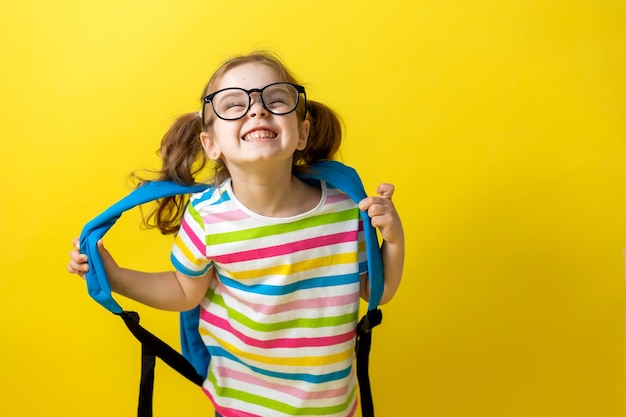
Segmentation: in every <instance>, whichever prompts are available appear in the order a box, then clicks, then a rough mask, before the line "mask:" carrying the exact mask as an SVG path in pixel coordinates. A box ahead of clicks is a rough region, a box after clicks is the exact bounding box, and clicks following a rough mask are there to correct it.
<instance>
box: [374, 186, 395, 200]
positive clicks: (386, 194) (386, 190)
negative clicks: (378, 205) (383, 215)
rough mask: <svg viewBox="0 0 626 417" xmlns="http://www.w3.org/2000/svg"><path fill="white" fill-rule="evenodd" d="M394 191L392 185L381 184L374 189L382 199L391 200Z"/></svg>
mask: <svg viewBox="0 0 626 417" xmlns="http://www.w3.org/2000/svg"><path fill="white" fill-rule="evenodd" d="M395 189H396V187H394V186H393V184H387V183H382V184H380V185H379V186H378V188H376V193H377V194H378V195H379V196H381V197H382V198H387V199H391V196H393V192H394V191H395Z"/></svg>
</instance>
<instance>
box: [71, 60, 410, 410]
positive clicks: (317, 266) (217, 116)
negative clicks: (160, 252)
mask: <svg viewBox="0 0 626 417" xmlns="http://www.w3.org/2000/svg"><path fill="white" fill-rule="evenodd" d="M202 102H203V108H202V111H201V112H199V113H193V114H189V115H185V116H182V117H181V118H180V119H178V120H177V121H176V122H175V123H174V125H173V126H172V128H171V129H170V130H169V131H168V133H167V134H166V135H165V136H164V138H163V141H162V143H161V156H162V169H161V170H160V172H159V178H158V179H159V180H171V181H177V182H180V183H183V184H192V183H193V182H194V175H195V174H196V173H197V172H198V167H201V166H203V165H204V162H205V157H208V158H209V159H211V160H212V161H214V164H215V177H214V180H215V183H216V186H215V187H213V188H211V189H208V190H207V191H205V192H203V193H199V194H195V195H193V196H192V197H191V198H190V201H189V204H184V201H183V200H181V198H182V197H172V198H166V199H163V200H160V202H159V205H158V206H157V208H156V209H155V211H154V212H153V213H152V215H151V216H150V218H149V219H148V221H151V222H152V223H154V225H155V226H157V227H159V228H160V229H161V231H162V232H163V233H176V239H175V243H174V246H173V249H172V255H171V259H172V263H173V265H174V268H175V270H174V271H168V272H161V273H144V272H139V271H134V270H129V269H125V268H121V267H120V266H118V265H117V263H116V262H115V261H114V259H113V258H112V256H111V255H110V253H109V252H108V251H107V250H105V249H104V247H103V245H102V242H100V243H99V251H100V252H101V254H102V258H103V262H104V266H105V269H106V272H107V275H108V277H109V281H110V286H111V289H112V290H113V291H115V292H117V293H119V294H122V295H124V296H126V297H130V298H132V299H134V300H137V301H139V302H141V303H144V304H146V305H149V306H152V307H155V308H159V309H165V310H173V311H186V310H190V309H192V308H194V307H196V306H198V305H200V306H201V317H200V325H199V330H200V333H201V335H202V337H203V340H204V342H205V344H206V346H207V349H208V350H209V352H210V354H211V362H210V365H209V369H208V376H207V378H206V380H205V382H204V385H203V389H204V391H205V393H206V395H207V396H208V397H209V398H210V399H211V401H212V402H213V405H214V407H215V409H216V412H217V413H219V414H221V415H223V416H225V417H230V416H289V415H300V416H305V415H306V416H309V415H310V416H337V417H338V416H353V415H354V414H355V411H356V409H357V402H358V401H357V400H358V399H357V394H356V377H355V370H354V367H353V362H354V344H355V335H356V332H355V329H356V324H357V318H358V309H359V297H360V298H363V299H364V300H367V299H368V297H369V284H368V275H367V270H366V262H365V252H364V244H363V236H362V235H363V233H362V230H363V225H362V224H360V220H359V219H360V215H359V210H363V211H367V213H368V214H369V216H370V218H371V221H372V224H373V225H374V226H375V227H378V228H379V229H380V232H381V235H382V238H383V245H382V255H383V262H384V275H385V289H384V293H383V297H382V300H381V304H383V303H386V302H388V301H389V300H391V298H392V297H393V295H394V293H395V292H396V290H397V288H398V286H399V284H400V279H401V275H402V268H403V262H404V232H403V228H402V225H401V222H400V218H399V216H398V213H397V212H396V209H395V207H394V205H393V203H392V200H391V197H392V194H393V192H394V187H393V186H392V185H390V184H381V185H380V186H379V187H378V189H377V193H378V194H379V196H378V197H368V198H366V199H364V200H362V201H361V202H360V203H359V204H358V206H357V205H356V204H355V203H353V202H352V200H350V198H349V197H348V196H346V195H345V194H343V193H342V192H340V191H338V190H337V189H333V188H331V187H329V186H327V185H326V184H325V183H324V182H323V181H322V182H320V183H319V184H317V185H311V184H309V183H307V182H304V181H302V180H300V179H299V178H298V177H297V176H296V175H295V174H298V173H300V172H303V171H306V169H307V166H308V165H309V164H310V163H312V162H314V161H318V160H324V159H331V158H332V157H333V155H334V154H335V152H336V151H337V150H338V148H339V145H340V142H341V125H340V122H339V120H338V118H337V116H336V115H335V114H334V113H333V112H332V111H331V110H330V109H329V108H327V107H326V106H324V105H322V104H320V103H316V102H313V101H310V100H309V101H307V99H306V95H305V90H304V88H303V87H301V86H300V85H299V84H298V83H297V82H296V80H295V79H294V77H293V76H292V75H291V73H290V72H289V71H288V70H287V69H286V68H285V66H284V65H283V64H282V63H281V62H280V61H279V60H278V59H276V58H275V57H273V56H272V55H271V54H268V53H253V54H251V55H246V56H239V57H235V58H233V59H230V60H228V61H226V62H225V63H224V64H223V65H222V66H221V67H220V68H219V69H218V70H217V71H216V73H215V74H214V75H213V77H212V78H211V79H210V81H209V83H208V84H207V86H206V87H205V89H204V92H203V100H202ZM183 208H184V210H183ZM74 247H75V250H72V251H71V252H70V262H69V265H68V270H69V272H71V273H74V274H78V275H80V276H82V277H84V275H85V272H86V271H87V269H88V266H87V263H86V262H87V259H86V256H85V255H83V254H81V253H80V251H79V248H78V240H75V241H74ZM219 414H218V415H219Z"/></svg>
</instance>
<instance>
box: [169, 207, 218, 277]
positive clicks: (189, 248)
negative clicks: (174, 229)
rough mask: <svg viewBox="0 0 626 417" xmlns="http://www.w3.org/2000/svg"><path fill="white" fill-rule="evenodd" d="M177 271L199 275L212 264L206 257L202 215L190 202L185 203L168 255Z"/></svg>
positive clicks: (189, 274)
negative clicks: (185, 206)
mask: <svg viewBox="0 0 626 417" xmlns="http://www.w3.org/2000/svg"><path fill="white" fill-rule="evenodd" d="M170 258H171V261H172V265H173V266H174V268H176V270H177V271H178V272H181V273H183V274H185V275H188V276H190V277H200V276H202V275H204V274H205V273H206V271H207V270H208V269H209V268H210V267H211V266H212V264H213V263H212V262H211V261H210V260H209V259H207V257H206V232H205V227H204V222H203V220H202V216H201V215H200V213H198V211H197V210H196V209H195V207H194V206H193V204H192V201H190V202H189V204H187V208H186V209H185V213H184V215H183V219H182V221H181V225H180V229H179V230H178V234H177V235H176V240H175V241H174V245H173V247H172V253H171V255H170Z"/></svg>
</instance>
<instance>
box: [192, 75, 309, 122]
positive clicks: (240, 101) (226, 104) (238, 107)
mask: <svg viewBox="0 0 626 417" xmlns="http://www.w3.org/2000/svg"><path fill="white" fill-rule="evenodd" d="M252 93H259V97H260V99H261V104H262V105H263V108H265V109H266V110H267V111H269V112H270V113H272V114H275V115H278V116H282V115H284V114H289V113H291V112H293V111H294V110H295V109H296V108H297V107H298V104H299V103H300V94H302V96H303V97H304V113H305V115H306V93H305V91H304V87H302V86H301V85H297V84H291V83H285V82H280V83H273V84H269V85H266V86H265V87H263V88H253V89H251V90H246V89H243V88H238V87H230V88H224V89H222V90H219V91H216V92H214V93H211V94H209V95H208V96H206V97H204V98H203V99H202V120H203V121H204V109H205V106H206V105H207V104H208V103H211V106H212V107H213V111H214V112H215V115H216V116H217V117H219V118H220V119H222V120H237V119H241V118H242V117H243V116H245V115H246V113H248V110H250V106H252Z"/></svg>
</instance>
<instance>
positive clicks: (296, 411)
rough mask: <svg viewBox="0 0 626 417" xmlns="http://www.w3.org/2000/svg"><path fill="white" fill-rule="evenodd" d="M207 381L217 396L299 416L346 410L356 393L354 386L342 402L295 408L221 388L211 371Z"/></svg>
mask: <svg viewBox="0 0 626 417" xmlns="http://www.w3.org/2000/svg"><path fill="white" fill-rule="evenodd" d="M209 381H210V382H211V383H212V384H213V386H214V387H215V390H216V393H217V396H218V397H223V398H234V399H237V400H239V401H244V402H246V403H248V404H256V405H260V406H262V407H265V408H269V409H270V410H276V411H280V412H282V413H285V414H289V415H293V416H301V415H317V416H326V415H330V414H337V413H340V412H342V411H346V410H347V409H348V407H349V406H350V404H352V401H353V399H354V396H355V395H356V387H354V388H353V389H352V392H350V395H349V396H348V399H347V400H346V402H344V403H343V404H339V405H333V406H326V407H305V408H296V407H293V406H291V405H289V404H285V403H283V402H280V401H276V400H271V399H269V398H265V397H262V396H260V395H255V394H251V393H248V392H244V391H240V390H237V389H234V388H223V387H220V386H218V385H217V380H216V378H215V375H214V374H213V371H211V373H210V374H209Z"/></svg>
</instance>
